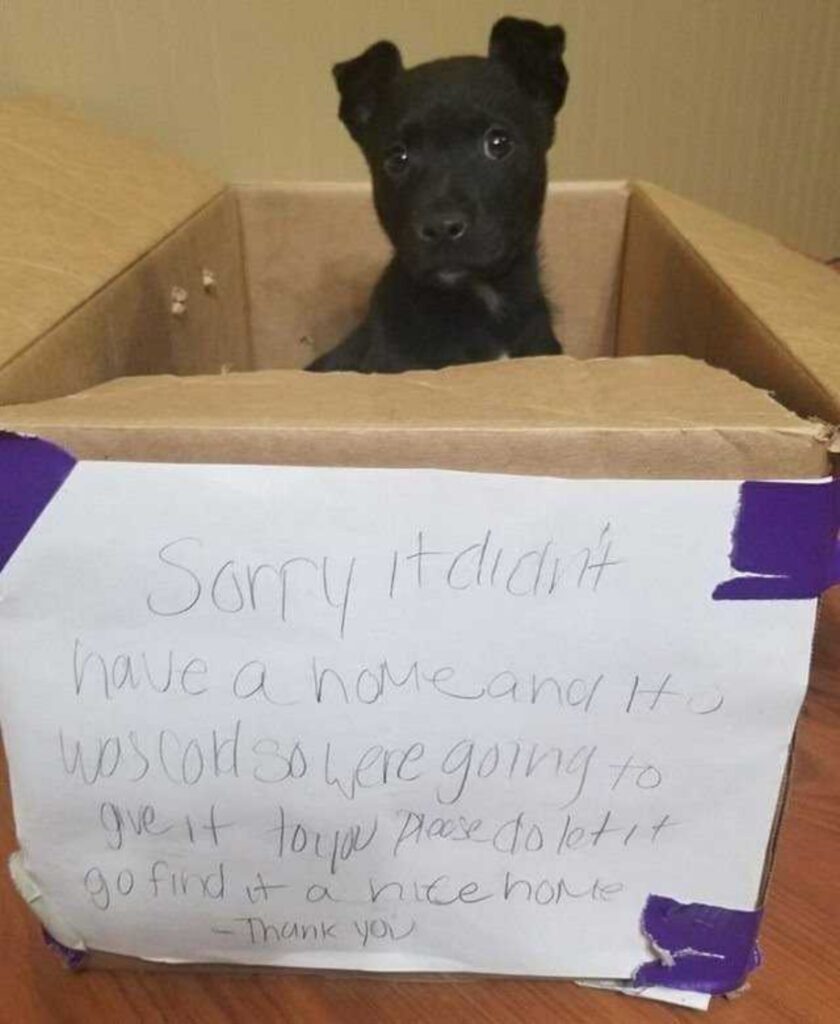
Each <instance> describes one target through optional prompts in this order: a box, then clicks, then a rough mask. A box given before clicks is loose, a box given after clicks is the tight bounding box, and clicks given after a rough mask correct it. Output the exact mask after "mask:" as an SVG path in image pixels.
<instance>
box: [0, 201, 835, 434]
mask: <svg viewBox="0 0 840 1024" xmlns="http://www.w3.org/2000/svg"><path fill="white" fill-rule="evenodd" d="M666 195H667V194H666ZM672 198H673V197H672ZM709 216H711V215H709ZM541 250H542V267H543V280H544V284H545V289H546V292H547V294H548V296H549V298H550V300H551V302H552V305H553V308H554V315H555V321H556V330H557V335H558V337H560V338H561V340H562V342H563V345H564V350H565V353H566V354H567V355H568V356H570V357H572V358H574V359H583V360H601V359H603V358H605V357H615V356H618V357H624V356H648V355H662V354H666V353H668V354H685V355H689V356H691V357H693V358H695V359H699V360H702V361H704V362H708V363H710V364H712V365H714V366H717V367H721V368H724V369H728V370H730V371H731V372H733V373H735V374H736V375H737V376H739V377H740V378H741V379H742V380H744V381H745V382H747V383H750V384H753V385H756V386H758V387H761V388H762V389H764V390H769V391H772V392H773V393H774V394H775V395H776V396H777V397H778V398H780V400H781V401H782V402H783V403H784V404H785V405H786V406H787V407H788V408H790V409H792V410H793V411H795V412H797V413H799V414H800V415H824V414H825V413H826V412H827V413H828V415H824V418H826V419H829V420H830V419H831V416H830V412H831V410H830V409H827V408H823V407H821V406H820V394H819V387H818V386H815V381H814V380H813V378H809V377H808V375H807V374H805V373H803V369H802V366H801V365H800V364H799V362H798V361H797V359H796V358H795V357H794V355H793V354H792V353H791V351H790V350H789V349H787V348H786V347H785V346H784V344H780V342H779V340H778V339H777V338H776V337H775V336H774V335H773V333H772V332H771V331H770V330H768V329H767V327H766V326H765V325H764V324H762V323H761V321H760V320H759V319H758V318H756V317H755V315H754V314H753V312H752V311H751V310H750V308H749V307H747V306H746V305H745V304H744V303H743V302H741V301H740V300H739V299H738V297H737V295H734V294H733V293H732V291H731V290H730V288H729V287H728V285H727V284H726V282H724V281H722V280H721V279H720V278H719V277H718V276H717V275H716V274H715V273H714V272H713V271H712V270H711V269H710V268H709V266H708V265H707V263H706V262H705V261H704V259H703V258H702V257H701V256H700V255H698V253H697V252H696V251H695V250H694V249H693V248H692V246H691V244H690V243H689V242H688V241H687V239H686V238H685V237H683V235H682V234H681V232H680V230H678V229H677V227H676V226H675V225H674V224H673V223H672V222H671V221H670V220H669V218H668V216H666V215H665V214H664V213H663V209H662V206H661V205H659V204H658V201H653V200H652V199H651V195H650V192H649V187H647V186H645V187H640V186H635V185H628V184H626V183H600V184H599V183H563V184H559V183H558V184H552V185H551V186H550V189H549V194H548V197H547V201H546V207H545V213H544V220H543V231H542V243H541ZM388 255H389V250H388V245H387V243H386V240H385V238H384V235H383V233H382V231H381V229H380V227H379V225H378V223H377V221H376V217H375V214H374V211H373V207H372V203H371V199H370V190H369V187H368V186H367V185H365V184H345V185H334V184H314V183H304V184H297V185H242V186H236V187H231V188H226V189H221V190H220V191H219V192H218V193H217V194H216V195H214V196H213V197H212V198H211V199H210V200H209V201H207V202H205V203H204V204H203V205H202V206H201V207H200V208H199V209H198V210H197V211H196V212H195V213H193V214H192V215H191V216H190V217H188V218H187V219H186V220H184V221H183V222H182V223H181V225H180V226H179V227H178V228H177V229H176V230H175V231H173V232H172V233H170V234H169V235H167V236H166V237H165V238H164V239H163V240H162V241H160V242H159V243H158V244H156V245H154V246H152V247H151V248H150V249H149V251H147V252H146V253H145V254H143V255H142V256H141V257H140V258H139V259H137V260H135V261H134V262H133V263H131V264H130V265H129V266H127V267H125V268H124V269H123V270H122V271H121V272H119V273H117V274H116V275H115V276H114V277H112V279H111V280H110V281H108V282H107V283H106V284H105V285H104V286H103V287H100V288H99V289H98V290H97V291H96V292H95V293H94V294H93V295H92V296H90V297H89V298H88V299H87V301H84V302H81V303H79V304H78V305H77V306H76V307H75V308H74V309H72V310H71V311H70V312H69V313H68V314H67V315H66V316H64V317H63V318H61V319H60V320H59V321H58V322H57V323H56V324H55V325H54V326H53V327H52V328H51V329H49V330H47V331H45V332H43V333H42V334H41V336H40V337H38V338H35V339H33V341H32V342H31V343H30V344H29V345H27V346H25V347H23V348H22V349H21V350H20V351H19V352H17V353H16V354H14V357H10V358H8V359H6V361H5V365H2V366H0V405H4V404H18V403H31V402H37V401H41V400H44V399H51V398H56V397H60V396H63V395H68V394H75V393H79V392H82V391H85V390H86V389H88V388H90V387H92V386H95V385H99V384H101V383H103V382H105V381H109V380H116V379H120V378H123V377H132V376H138V375H139V376H143V377H147V378H148V377H153V378H154V377H157V376H160V375H166V374H175V375H178V376H182V377H184V376H186V377H188V376H196V375H202V374H216V375H217V374H220V373H221V374H225V373H229V372H230V371H240V372H253V371H264V370H277V369H283V370H290V369H300V368H302V367H304V366H305V365H306V364H307V363H308V362H310V361H311V360H312V359H313V358H314V356H316V355H318V354H320V353H321V352H324V351H326V350H328V349H329V348H331V347H332V346H333V345H334V344H337V343H338V342H339V341H340V340H341V339H342V337H343V336H344V335H345V334H346V333H347V332H348V331H349V330H350V329H351V328H352V327H353V326H354V325H355V324H356V323H358V321H359V320H360V318H361V317H362V316H363V315H364V311H365V307H366V304H367V301H368V298H369V295H370V291H371V288H372V286H373V284H374V282H375V280H376V277H377V275H378V274H379V272H380V271H381V268H382V267H383V266H384V265H385V262H386V261H387V259H388ZM1 354H2V353H0V355H1ZM593 366H594V367H597V363H595V364H593ZM534 372H535V373H537V372H538V371H537V370H536V368H535V370H534ZM817 384H818V382H817ZM371 386H375V385H371ZM666 390H667V388H666ZM607 418H609V410H607Z"/></svg>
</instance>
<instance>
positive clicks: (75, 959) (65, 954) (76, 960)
mask: <svg viewBox="0 0 840 1024" xmlns="http://www.w3.org/2000/svg"><path fill="white" fill-rule="evenodd" d="M41 934H42V935H43V937H44V942H45V943H46V944H47V946H48V947H49V948H50V949H51V950H52V951H53V952H54V953H58V955H59V956H60V957H61V959H62V960H63V961H64V966H65V967H67V968H68V969H69V970H71V971H78V970H79V969H80V968H81V967H82V966H83V965H84V962H85V957H86V956H87V954H86V953H85V951H84V950H83V949H70V947H69V946H65V945H64V944H63V943H62V942H59V941H58V939H54V938H53V937H52V935H50V933H49V932H48V931H47V930H46V928H42V929H41Z"/></svg>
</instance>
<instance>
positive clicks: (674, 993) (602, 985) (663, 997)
mask: <svg viewBox="0 0 840 1024" xmlns="http://www.w3.org/2000/svg"><path fill="white" fill-rule="evenodd" d="M576 984H577V985H581V986H583V987H584V988H597V989H602V990H603V991H606V992H617V993H619V994H620V995H623V996H632V997H633V998H635V999H652V1000H653V1001H654V1002H657V1003H669V1004H670V1005H671V1006H683V1007H686V1008H687V1009H690V1010H708V1008H709V1003H710V1002H711V999H712V997H711V996H710V995H709V994H708V993H707V992H689V991H680V990H679V989H675V988H664V987H663V986H661V985H649V986H646V987H645V988H638V987H636V986H635V985H634V984H633V983H632V982H629V981H615V980H613V979H606V978H605V979H598V980H595V979H594V978H586V979H585V980H583V979H579V980H578V981H576Z"/></svg>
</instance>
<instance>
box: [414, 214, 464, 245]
mask: <svg viewBox="0 0 840 1024" xmlns="http://www.w3.org/2000/svg"><path fill="white" fill-rule="evenodd" d="M415 227H416V230H417V234H418V236H419V237H420V238H421V240H422V241H424V242H429V243H432V242H457V241H458V240H459V239H461V238H463V237H464V235H465V234H466V233H467V227H468V225H467V218H466V217H465V216H464V215H463V214H462V213H459V212H458V211H455V210H450V211H447V212H445V213H432V214H428V215H427V216H425V217H422V218H420V220H419V221H418V222H417V224H416V225H415Z"/></svg>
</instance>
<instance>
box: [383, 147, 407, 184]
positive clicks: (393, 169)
mask: <svg viewBox="0 0 840 1024" xmlns="http://www.w3.org/2000/svg"><path fill="white" fill-rule="evenodd" d="M383 163H384V166H385V170H386V171H387V172H388V174H390V175H391V177H392V178H398V177H399V176H400V175H401V174H403V173H404V172H405V171H406V170H408V149H407V148H406V147H405V146H404V145H403V143H402V142H397V143H395V144H394V145H393V146H391V147H390V149H388V150H386V152H385V159H384V161H383Z"/></svg>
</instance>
